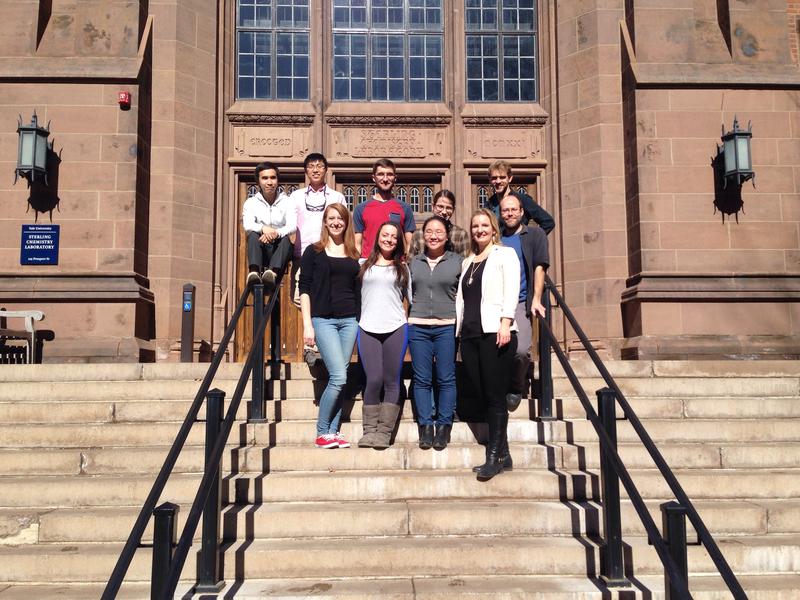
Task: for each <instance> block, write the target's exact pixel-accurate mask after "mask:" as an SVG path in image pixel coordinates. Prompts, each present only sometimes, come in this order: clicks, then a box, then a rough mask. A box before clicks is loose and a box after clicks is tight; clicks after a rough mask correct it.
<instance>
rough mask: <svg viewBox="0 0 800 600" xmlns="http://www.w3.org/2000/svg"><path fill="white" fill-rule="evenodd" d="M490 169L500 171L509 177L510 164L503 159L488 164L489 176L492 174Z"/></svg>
mask: <svg viewBox="0 0 800 600" xmlns="http://www.w3.org/2000/svg"><path fill="white" fill-rule="evenodd" d="M492 171H500V172H501V173H505V174H506V175H508V176H509V177H511V165H510V164H509V163H508V162H507V161H505V160H496V161H494V162H493V163H492V164H490V165H489V169H488V173H489V177H491V176H492Z"/></svg>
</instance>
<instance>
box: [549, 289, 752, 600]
mask: <svg viewBox="0 0 800 600" xmlns="http://www.w3.org/2000/svg"><path fill="white" fill-rule="evenodd" d="M545 277H546V279H545V293H548V292H552V294H553V296H555V299H556V303H557V305H558V307H559V308H560V309H561V310H562V311H563V312H564V316H566V317H567V320H568V321H569V323H570V325H571V326H572V328H573V330H574V331H575V333H576V334H577V335H578V339H580V341H581V343H582V345H583V347H584V349H585V350H586V352H587V353H588V354H589V356H590V357H591V359H592V362H593V363H594V365H595V367H597V369H598V371H600V374H601V376H602V377H603V380H604V381H605V382H606V385H608V386H609V387H610V388H611V389H612V390H614V392H615V394H616V398H617V401H618V402H619V405H620V407H621V408H622V412H623V414H624V415H625V418H626V419H627V420H628V421H629V422H630V424H631V426H632V427H633V429H634V431H635V432H636V434H637V435H638V436H639V439H640V440H641V442H642V445H644V447H645V449H646V450H647V452H648V453H649V455H650V457H651V458H652V459H653V462H654V463H655V465H656V467H657V468H658V470H659V472H660V473H661V475H662V476H663V477H664V479H665V480H666V482H667V484H668V485H669V487H670V490H672V493H673V494H675V498H676V499H677V500H678V502H679V503H680V504H681V505H682V506H683V507H684V508H685V509H686V512H687V516H688V517H689V521H690V522H691V523H692V525H693V526H694V528H695V531H696V532H697V534H698V537H699V539H700V541H701V543H702V544H703V546H704V547H705V548H706V551H707V552H708V554H709V556H711V560H712V561H713V562H714V565H715V566H716V567H717V571H718V572H719V574H720V576H721V577H722V579H723V581H724V582H725V584H726V585H727V586H728V589H729V590H730V592H731V594H733V597H734V598H735V599H736V600H747V595H746V594H745V592H744V590H743V589H742V586H741V584H740V583H739V581H738V579H737V578H736V575H734V573H733V570H732V569H731V567H730V565H729V564H728V562H727V561H726V560H725V557H724V556H723V555H722V552H721V551H720V549H719V546H717V543H716V541H715V540H714V538H713V537H712V535H711V533H710V532H709V530H708V527H706V525H705V523H704V522H703V520H702V519H701V518H700V515H699V514H698V512H697V510H696V509H695V508H694V505H693V504H692V502H691V500H689V497H688V496H687V495H686V492H684V490H683V487H681V485H680V483H678V479H677V477H675V474H674V473H673V472H672V469H670V467H669V465H668V464H667V462H666V460H664V457H663V456H662V455H661V452H659V450H658V448H657V447H656V445H655V443H654V442H653V439H652V438H651V437H650V434H649V433H648V432H647V430H646V429H645V427H644V425H643V424H642V422H641V421H640V420H639V417H638V416H637V415H636V413H635V412H634V410H633V408H632V407H631V405H630V404H629V403H628V400H627V399H626V398H625V395H624V394H623V393H622V390H620V388H619V386H618V385H617V383H616V381H614V378H613V377H612V376H611V373H609V371H608V369H607V368H606V367H605V365H604V364H603V361H602V360H601V359H600V357H599V355H598V354H597V352H596V351H595V349H594V347H593V346H592V344H591V342H590V341H589V339H588V337H587V336H586V334H585V333H584V331H583V329H582V328H581V326H580V325H579V324H578V321H577V319H575V315H573V313H572V311H571V310H570V308H569V306H568V305H567V303H566V302H565V301H564V298H563V297H562V296H561V294H559V293H558V290H557V289H556V286H555V284H554V283H553V281H552V280H551V279H550V277H549V276H545ZM537 318H538V319H539V322H540V324H541V325H542V327H543V328H545V330H546V331H547V333H548V334H549V336H550V345H551V347H552V348H553V350H554V351H555V353H556V356H557V357H558V360H559V362H560V363H561V365H562V367H563V368H564V372H565V373H566V375H567V378H568V379H569V381H570V383H571V384H572V387H573V388H574V389H575V392H576V393H577V394H578V399H579V400H580V401H581V404H583V407H584V409H586V414H587V417H588V418H589V421H590V422H591V423H592V426H593V427H594V429H595V431H596V432H597V434H598V436H599V437H600V439H601V440H602V442H603V443H601V444H600V447H601V449H602V451H603V452H604V453H605V454H606V456H607V457H608V459H609V460H610V461H611V463H612V464H613V466H614V470H615V471H616V473H617V475H618V476H619V478H620V480H621V481H622V483H623V485H624V486H625V490H626V491H627V492H628V496H629V498H630V500H631V503H632V504H633V506H634V508H635V509H636V512H637V514H638V515H639V518H640V519H641V520H642V523H643V524H644V526H645V529H646V530H647V534H648V537H649V539H650V541H651V542H652V543H653V545H654V546H655V548H656V552H657V553H658V555H659V558H660V559H661V562H662V563H663V564H664V568H665V570H666V571H667V575H668V576H669V578H670V582H671V583H672V585H673V586H674V587H675V589H676V591H678V593H679V594H681V595H683V594H684V593H685V597H686V598H691V597H692V596H691V594H689V590H688V587H687V586H686V583H685V582H684V581H683V577H682V576H681V575H678V576H677V577H675V575H677V574H678V571H677V565H676V564H675V562H674V561H673V560H672V557H671V556H670V555H669V553H668V551H667V547H666V544H665V543H664V539H663V537H662V536H661V534H660V532H659V531H658V528H657V527H656V524H655V522H654V521H653V518H652V517H651V516H650V512H649V511H648V510H647V508H646V506H645V504H644V500H643V499H642V497H641V495H640V494H639V491H638V489H637V488H636V486H635V484H634V483H633V480H632V479H631V478H630V475H629V474H628V471H627V469H626V468H625V465H624V464H623V462H622V460H621V459H620V457H619V455H618V454H617V452H616V451H615V450H614V447H613V445H612V444H611V440H610V439H609V438H608V435H607V434H606V431H605V428H603V426H602V424H601V423H600V420H599V418H598V416H597V413H595V411H594V408H593V407H592V405H591V403H590V402H589V399H588V397H587V395H586V392H585V391H584V390H583V387H582V386H581V385H580V382H579V381H578V378H577V375H576V374H575V371H574V370H573V369H572V366H571V365H570V364H569V361H568V360H567V357H566V354H565V353H564V350H563V349H562V348H561V346H559V344H558V342H557V341H556V338H555V336H554V335H553V332H552V330H551V329H550V327H549V325H548V324H547V321H546V320H545V319H542V318H541V317H538V315H537Z"/></svg>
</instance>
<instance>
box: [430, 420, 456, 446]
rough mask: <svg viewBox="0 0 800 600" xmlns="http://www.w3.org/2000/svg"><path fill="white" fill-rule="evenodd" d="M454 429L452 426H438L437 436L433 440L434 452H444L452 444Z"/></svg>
mask: <svg viewBox="0 0 800 600" xmlns="http://www.w3.org/2000/svg"><path fill="white" fill-rule="evenodd" d="M452 428H453V426H452V425H437V426H436V435H435V436H434V438H433V449H434V450H444V449H445V448H447V444H449V443H450V430H451V429H452Z"/></svg>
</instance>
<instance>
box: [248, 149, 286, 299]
mask: <svg viewBox="0 0 800 600" xmlns="http://www.w3.org/2000/svg"><path fill="white" fill-rule="evenodd" d="M255 174H256V182H257V183H258V188H259V192H258V193H257V194H255V195H254V196H250V197H249V198H248V199H247V200H245V202H244V206H243V207H242V226H243V227H244V230H245V233H246V234H247V262H248V265H249V269H250V273H249V274H248V275H247V285H251V284H253V283H255V282H257V281H258V280H259V278H260V279H261V280H262V281H263V282H264V288H265V291H266V292H267V293H269V292H271V291H272V290H273V289H275V279H276V277H277V272H278V271H281V270H282V269H283V268H284V266H285V265H286V263H287V261H288V260H289V257H290V256H291V254H292V241H291V238H290V237H289V236H290V235H292V234H293V233H294V231H295V228H296V225H295V212H294V207H293V206H292V204H291V201H290V200H289V197H288V196H287V195H286V194H283V193H281V194H278V176H279V171H278V167H277V165H275V164H273V163H271V162H262V163H259V164H258V165H256V168H255ZM265 267H266V268H265ZM262 270H263V273H262Z"/></svg>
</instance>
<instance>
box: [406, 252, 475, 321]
mask: <svg viewBox="0 0 800 600" xmlns="http://www.w3.org/2000/svg"><path fill="white" fill-rule="evenodd" d="M462 260H463V257H462V256H461V255H460V254H456V253H455V252H449V251H448V252H445V253H444V256H443V257H442V259H441V260H440V261H439V262H438V263H437V265H436V266H435V267H434V268H433V270H431V268H430V266H428V261H427V259H426V258H425V255H424V254H418V255H417V256H415V257H414V258H413V259H412V260H411V265H410V266H411V290H412V297H411V311H410V312H409V315H408V316H409V317H415V318H418V319H455V318H456V291H457V290H458V279H459V277H460V276H461V261H462Z"/></svg>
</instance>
